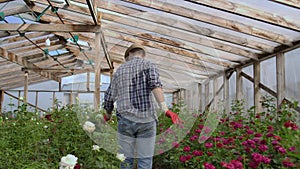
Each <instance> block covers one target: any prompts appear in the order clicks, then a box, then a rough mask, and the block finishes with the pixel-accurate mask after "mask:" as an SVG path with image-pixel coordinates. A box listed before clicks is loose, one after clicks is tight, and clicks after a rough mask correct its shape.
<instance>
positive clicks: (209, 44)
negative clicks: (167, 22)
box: [103, 20, 258, 62]
mask: <svg viewBox="0 0 300 169" xmlns="http://www.w3.org/2000/svg"><path fill="white" fill-rule="evenodd" d="M127 21H128V20H127ZM133 24H134V23H133ZM138 25H139V26H142V25H143V24H142V23H141V22H139V23H138ZM146 25H148V26H151V25H149V24H145V26H142V27H143V28H145V27H147V26H146ZM131 26H133V25H131ZM157 27H158V28H157V29H164V28H163V27H162V26H157ZM103 28H104V30H107V31H109V30H111V31H116V32H119V33H121V34H122V35H130V36H134V37H137V38H140V39H146V40H150V41H154V42H159V43H163V44H166V45H171V46H174V47H179V48H182V49H186V50H189V51H192V52H196V53H199V54H205V55H208V56H211V57H219V58H221V59H224V60H228V61H231V62H239V61H240V58H239V59H236V58H237V57H236V55H239V56H241V57H245V58H250V59H255V60H257V59H258V55H257V54H255V53H253V52H250V51H247V50H243V49H240V48H237V47H234V46H228V45H227V44H222V43H218V42H214V41H210V40H208V39H200V41H199V38H197V37H196V38H193V37H194V36H193V35H190V34H183V33H182V32H177V34H176V36H173V37H170V34H172V33H170V34H169V35H166V36H162V35H159V34H157V33H161V31H157V29H156V32H157V33H149V32H148V31H145V30H141V29H130V28H128V27H124V26H122V25H120V24H105V22H103ZM152 29H153V28H152ZM174 31H175V32H174ZM164 32H165V31H164ZM170 32H173V33H176V30H170ZM178 37H179V38H180V39H178ZM181 39H184V40H181ZM195 42H198V43H195ZM199 42H200V43H201V45H199ZM204 43H205V45H204ZM224 51H225V52H224Z"/></svg>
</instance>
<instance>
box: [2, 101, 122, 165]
mask: <svg viewBox="0 0 300 169" xmlns="http://www.w3.org/2000/svg"><path fill="white" fill-rule="evenodd" d="M26 107H27V106H26V104H23V105H22V106H20V107H19V108H18V110H15V111H14V112H6V113H3V114H2V116H1V117H0V124H1V126H0V149H1V151H0V168H6V169H15V168H30V169H49V168H59V167H60V166H62V165H61V164H63V166H67V165H68V164H69V163H68V160H66V157H70V155H69V156H68V154H72V155H74V157H76V158H77V161H76V162H77V163H76V165H75V167H73V168H75V169H79V168H84V169H86V168H90V169H95V168H110V169H113V168H119V164H120V160H119V159H117V157H116V154H111V153H109V152H107V151H105V150H103V149H101V148H100V147H101V145H97V146H96V145H95V142H94V141H93V140H92V139H91V138H90V137H89V133H88V132H94V130H99V129H98V127H99V126H98V125H97V124H96V123H97V118H96V116H97V114H98V113H91V114H94V116H95V117H89V120H90V123H86V125H85V126H84V122H82V123H81V122H80V121H79V119H78V114H77V112H75V111H74V109H76V110H78V109H79V108H80V107H79V106H76V105H74V106H72V107H71V106H65V107H62V108H61V109H59V110H58V109H55V110H53V111H51V112H49V113H48V114H47V115H45V117H43V118H40V117H39V116H40V113H36V112H29V111H27V108H26ZM57 107H59V106H57ZM78 111H79V110H78ZM80 111H81V112H84V111H91V110H86V109H82V110H80ZM12 113H13V114H14V115H15V116H14V117H12V116H11V114H12ZM100 116H101V115H100ZM98 117H99V116H98ZM84 120H85V121H88V119H87V117H85V119H84ZM92 124H95V126H94V125H92ZM83 128H84V129H86V130H87V131H88V132H86V131H84V130H83ZM67 159H70V160H71V161H72V159H75V158H67ZM69 162H70V161H69ZM73 162H74V161H73ZM72 165H73V163H72ZM65 168H66V167H65Z"/></svg>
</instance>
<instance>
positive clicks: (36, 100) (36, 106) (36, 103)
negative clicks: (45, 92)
mask: <svg viewBox="0 0 300 169" xmlns="http://www.w3.org/2000/svg"><path fill="white" fill-rule="evenodd" d="M38 99H39V92H38V91H36V92H35V111H37V108H38Z"/></svg>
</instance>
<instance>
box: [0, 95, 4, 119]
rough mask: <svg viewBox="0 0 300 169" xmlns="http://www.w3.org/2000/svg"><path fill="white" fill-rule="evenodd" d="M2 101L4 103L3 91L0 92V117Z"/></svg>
mask: <svg viewBox="0 0 300 169" xmlns="http://www.w3.org/2000/svg"><path fill="white" fill-rule="evenodd" d="M3 101H4V92H3V90H0V115H2V113H3V112H2V105H3Z"/></svg>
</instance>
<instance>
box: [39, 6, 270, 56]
mask: <svg viewBox="0 0 300 169" xmlns="http://www.w3.org/2000/svg"><path fill="white" fill-rule="evenodd" d="M73 6H74V8H75V6H76V5H73ZM37 8H38V7H36V9H37ZM75 9H77V8H75ZM75 9H72V8H68V10H75ZM80 9H81V12H82V13H87V11H86V10H83V9H82V8H80ZM107 9H110V8H107ZM113 9H115V8H113ZM40 10H41V9H40ZM118 12H123V11H118ZM61 13H62V14H63V12H61ZM123 13H126V12H123ZM136 15H137V16H144V15H145V14H142V15H138V14H136ZM147 18H153V17H152V16H149V17H147ZM103 19H104V20H103V23H102V26H103V28H112V27H113V28H114V29H118V30H125V29H126V27H124V26H121V25H127V26H130V27H135V28H138V29H139V32H138V33H135V34H141V35H143V34H142V32H145V31H151V32H153V34H154V33H159V34H162V35H165V36H170V37H173V38H176V39H181V40H183V41H189V42H192V43H196V44H200V45H204V46H207V47H211V48H214V49H215V50H221V51H225V52H228V53H233V54H236V55H240V56H242V57H246V58H251V59H257V55H256V54H255V53H253V52H250V51H248V50H246V49H241V48H238V47H235V46H229V45H228V44H225V43H222V42H218V41H215V40H210V39H207V38H204V37H203V36H202V37H201V36H199V35H198V33H199V32H206V33H207V34H215V33H212V32H213V31H212V30H211V31H209V30H203V31H199V30H197V32H194V33H191V32H186V31H183V30H179V29H177V28H172V27H169V26H168V27H167V26H162V25H159V24H156V23H154V22H152V21H151V22H149V21H148V22H145V21H143V20H140V19H139V20H137V19H134V18H130V17H122V16H118V15H114V14H110V13H105V12H103ZM159 19H160V20H166V21H168V20H170V19H171V18H166V19H161V18H159ZM77 20H78V21H80V19H79V18H77ZM105 20H109V21H112V22H116V23H119V24H118V27H117V26H113V25H112V24H110V23H105V22H104V21H105ZM173 20H174V19H173ZM156 22H161V21H159V20H158V19H156ZM171 22H173V23H174V22H175V21H171ZM189 25H190V24H189ZM126 31H129V30H128V28H127V30H126ZM132 31H133V30H132ZM209 32H210V33H209ZM196 33H197V34H196ZM216 34H220V33H216ZM223 36H225V35H223ZM148 38H149V37H148ZM150 38H151V37H150ZM224 38H226V40H228V39H229V40H230V39H233V38H234V36H233V37H232V36H230V35H227V36H225V37H224ZM238 38H240V37H238ZM238 38H235V39H238ZM154 40H155V39H154ZM207 41H209V43H207ZM249 43H250V41H249V42H248V41H247V40H244V41H243V40H239V45H244V44H245V45H248V44H249ZM253 44H254V45H252V46H257V48H256V49H259V50H264V51H268V52H270V51H272V48H273V47H272V46H267V45H265V44H261V43H260V42H253ZM250 46H251V44H250Z"/></svg>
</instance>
